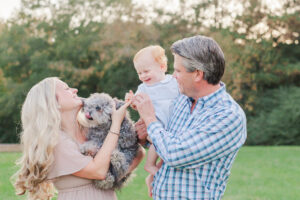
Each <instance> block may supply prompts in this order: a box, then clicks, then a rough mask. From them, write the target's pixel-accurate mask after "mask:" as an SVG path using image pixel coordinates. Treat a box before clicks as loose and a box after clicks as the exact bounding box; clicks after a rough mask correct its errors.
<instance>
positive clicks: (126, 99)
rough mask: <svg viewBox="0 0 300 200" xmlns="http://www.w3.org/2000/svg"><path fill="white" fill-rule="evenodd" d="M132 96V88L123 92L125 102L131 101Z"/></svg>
mask: <svg viewBox="0 0 300 200" xmlns="http://www.w3.org/2000/svg"><path fill="white" fill-rule="evenodd" d="M133 97H134V94H133V92H132V90H129V92H127V93H126V94H125V102H128V101H131V100H132V99H133Z"/></svg>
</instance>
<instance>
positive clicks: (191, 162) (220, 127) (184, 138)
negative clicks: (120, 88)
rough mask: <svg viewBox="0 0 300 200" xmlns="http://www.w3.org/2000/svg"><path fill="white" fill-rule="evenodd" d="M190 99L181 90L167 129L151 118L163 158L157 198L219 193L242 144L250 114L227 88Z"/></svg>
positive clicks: (152, 133) (210, 196)
mask: <svg viewBox="0 0 300 200" xmlns="http://www.w3.org/2000/svg"><path fill="white" fill-rule="evenodd" d="M191 106H192V102H191V99H190V98H188V97H187V96H184V95H180V96H179V97H178V99H176V101H175V103H174V108H173V112H172V116H171V118H170V121H169V123H168V126H167V129H166V130H165V129H163V126H162V124H160V123H159V122H152V123H151V124H150V125H149V126H148V128H147V131H148V134H149V136H150V138H151V139H152V142H153V144H154V146H155V148H156V151H157V153H158V154H159V156H160V157H161V158H162V159H163V160H164V163H163V165H162V167H161V168H160V170H159V171H158V172H157V173H156V174H155V176H154V181H153V191H152V192H153V198H154V199H163V200H165V199H174V200H175V199H176V200H178V199H221V197H222V196H223V194H224V191H225V188H226V183H227V180H228V176H229V174H230V169H231V166H232V163H233V161H234V159H235V157H236V155H237V152H238V150H239V149H240V147H241V146H242V145H243V144H244V142H245V140H246V137H247V132H246V117H245V114H244V112H243V110H242V109H241V108H240V106H239V105H238V104H237V103H236V102H235V101H234V100H233V99H232V97H231V96H230V95H229V94H228V93H227V92H226V89H225V84H224V83H221V88H220V89H218V90H217V91H216V92H214V93H213V94H210V95H208V96H205V97H203V98H199V99H198V100H197V103H196V105H195V108H194V110H193V112H192V113H191Z"/></svg>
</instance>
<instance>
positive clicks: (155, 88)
mask: <svg viewBox="0 0 300 200" xmlns="http://www.w3.org/2000/svg"><path fill="white" fill-rule="evenodd" d="M138 93H146V94H148V95H149V97H150V99H151V101H152V104H153V106H154V109H155V115H156V117H157V119H158V120H159V121H160V122H161V123H162V124H163V126H164V127H165V128H167V125H168V121H169V116H170V114H171V111H172V105H173V103H174V100H175V99H176V98H177V97H178V95H179V94H180V92H179V89H178V84H177V81H176V79H175V78H174V77H173V76H171V75H169V74H167V75H166V77H165V79H164V80H162V81H160V82H158V83H154V84H153V85H150V86H148V85H146V84H145V83H142V84H140V85H139V86H138V89H137V91H136V93H135V94H138Z"/></svg>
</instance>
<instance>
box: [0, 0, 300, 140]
mask: <svg viewBox="0 0 300 200" xmlns="http://www.w3.org/2000/svg"><path fill="white" fill-rule="evenodd" d="M280 2H281V3H282V4H281V7H280V9H278V10H272V9H271V8H270V7H268V5H266V4H264V3H263V2H262V1H259V0H242V1H235V0H225V1H220V0H202V1H200V2H199V1H195V2H193V1H187V0H186V1H184V0H181V1H180V4H179V9H178V10H177V11H176V12H171V11H167V9H164V8H159V7H153V8H152V9H151V13H150V11H149V8H147V7H143V6H142V5H136V4H134V3H132V2H131V1H130V0H126V1H124V0H102V1H98V0H88V1H86V0H85V1H84V0H59V1H57V2H55V3H53V2H52V1H47V0H22V1H21V3H22V6H21V8H20V10H18V12H17V13H15V15H14V16H13V17H11V18H10V19H9V20H8V21H5V22H4V21H2V22H0V44H1V45H0V94H1V95H0V107H1V109H0V142H2V143H4V142H6V143H12V142H18V140H19V138H18V134H19V133H20V132H21V131H22V128H21V125H20V109H21V106H22V103H23V101H24V98H25V96H26V94H27V92H28V90H29V89H30V88H31V87H32V86H33V85H34V84H35V83H37V82H38V81H40V80H42V79H43V78H45V77H49V76H57V77H60V78H61V79H62V80H63V81H65V82H67V83H68V84H69V85H70V86H72V87H76V88H78V90H79V95H80V96H83V97H87V96H88V95H89V94H90V93H94V92H106V93H109V94H110V95H112V96H116V97H118V98H123V96H124V94H125V92H126V91H128V90H129V89H132V90H135V89H136V88H137V86H138V84H139V80H138V77H137V75H136V72H135V70H134V68H133V62H132V59H133V56H134V54H135V53H136V52H137V51H138V50H139V49H141V48H143V47H145V46H148V45H151V44H159V45H161V46H162V47H163V48H165V49H166V53H167V57H168V60H169V61H168V66H169V68H168V73H172V71H173V56H172V54H171V52H170V50H169V48H170V46H171V44H172V43H173V42H175V41H176V40H178V39H182V38H184V37H189V36H193V35H196V34H201V35H206V36H209V37H212V38H214V39H215V40H216V41H217V42H218V43H219V44H220V46H221V48H222V49H223V51H224V53H225V58H226V69H225V74H224V77H223V79H222V81H223V82H225V83H226V88H227V90H228V91H229V93H230V94H231V95H232V96H233V97H234V99H236V100H237V102H238V103H239V104H240V105H241V106H242V107H243V109H244V110H245V111H246V115H247V119H248V139H247V144H248V145H298V144H300V123H299V122H300V103H299V100H298V99H299V97H300V87H299V85H300V61H299V60H300V57H299V55H300V47H299V39H300V38H299V34H300V30H299V29H300V17H299V16H300V15H299V10H300V5H299V4H297V2H296V1H293V0H285V1H280ZM231 4H239V5H241V8H240V9H239V10H236V11H233V10H232V7H230V6H228V5H231ZM149 13H150V14H149ZM208 13H209V15H208ZM132 115H133V118H134V119H135V120H136V119H137V117H138V116H137V114H136V113H134V112H133V113H132Z"/></svg>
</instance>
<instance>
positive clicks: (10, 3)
mask: <svg viewBox="0 0 300 200" xmlns="http://www.w3.org/2000/svg"><path fill="white" fill-rule="evenodd" d="M18 6H20V0H0V18H2V19H7V18H8V17H10V15H11V14H12V12H13V10H14V9H16V8H18Z"/></svg>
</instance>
